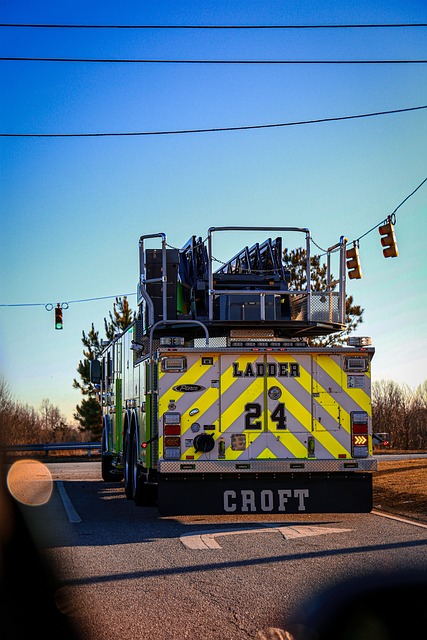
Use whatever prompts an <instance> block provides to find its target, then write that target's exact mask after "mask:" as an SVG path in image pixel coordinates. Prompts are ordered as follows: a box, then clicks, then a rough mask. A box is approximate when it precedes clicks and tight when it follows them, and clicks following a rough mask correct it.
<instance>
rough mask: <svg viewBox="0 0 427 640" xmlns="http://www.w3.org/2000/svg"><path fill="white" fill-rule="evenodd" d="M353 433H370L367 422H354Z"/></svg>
mask: <svg viewBox="0 0 427 640" xmlns="http://www.w3.org/2000/svg"><path fill="white" fill-rule="evenodd" d="M353 433H368V425H367V424H353Z"/></svg>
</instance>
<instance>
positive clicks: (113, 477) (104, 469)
mask: <svg viewBox="0 0 427 640" xmlns="http://www.w3.org/2000/svg"><path fill="white" fill-rule="evenodd" d="M101 473H102V479H103V480H104V482H117V481H118V480H121V477H120V475H118V474H117V472H116V473H115V469H114V467H113V456H112V455H110V454H109V453H102V454H101Z"/></svg>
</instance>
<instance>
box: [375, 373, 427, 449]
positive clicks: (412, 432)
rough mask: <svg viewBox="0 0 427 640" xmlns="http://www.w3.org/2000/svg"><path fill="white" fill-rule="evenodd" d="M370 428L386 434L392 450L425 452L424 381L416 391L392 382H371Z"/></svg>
mask: <svg viewBox="0 0 427 640" xmlns="http://www.w3.org/2000/svg"><path fill="white" fill-rule="evenodd" d="M372 426H373V431H374V432H382V433H388V434H389V441H390V447H391V448H392V449H404V450H406V451H407V450H419V449H427V380H426V381H424V382H423V384H420V385H419V386H418V387H416V388H415V389H411V388H410V387H409V386H408V385H406V384H403V385H399V384H397V383H396V382H393V381H391V380H381V381H378V382H374V383H373V385H372Z"/></svg>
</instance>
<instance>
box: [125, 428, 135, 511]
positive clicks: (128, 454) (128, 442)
mask: <svg viewBox="0 0 427 640" xmlns="http://www.w3.org/2000/svg"><path fill="white" fill-rule="evenodd" d="M132 441H133V438H132V437H131V436H130V434H129V433H127V434H126V435H125V440H124V445H123V458H124V465H125V473H124V481H125V495H126V498H127V499H128V500H132V498H133V469H132Z"/></svg>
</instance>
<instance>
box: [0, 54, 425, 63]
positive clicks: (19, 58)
mask: <svg viewBox="0 0 427 640" xmlns="http://www.w3.org/2000/svg"><path fill="white" fill-rule="evenodd" d="M0 61H3V62H61V63H84V64H89V63H90V64H92V63H97V64H212V65H214V64H229V65H231V64H241V65H249V64H259V65H270V64H277V65H294V64H296V65H303V64H305V65H310V64H314V65H321V64H325V65H329V64H339V65H345V64H350V65H351V64H362V65H364V64H374V65H375V64H426V63H427V60H424V59H419V60H221V59H218V60H185V59H182V60H180V59H157V60H156V59H149V58H44V57H28V56H25V57H22V56H5V57H0Z"/></svg>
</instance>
